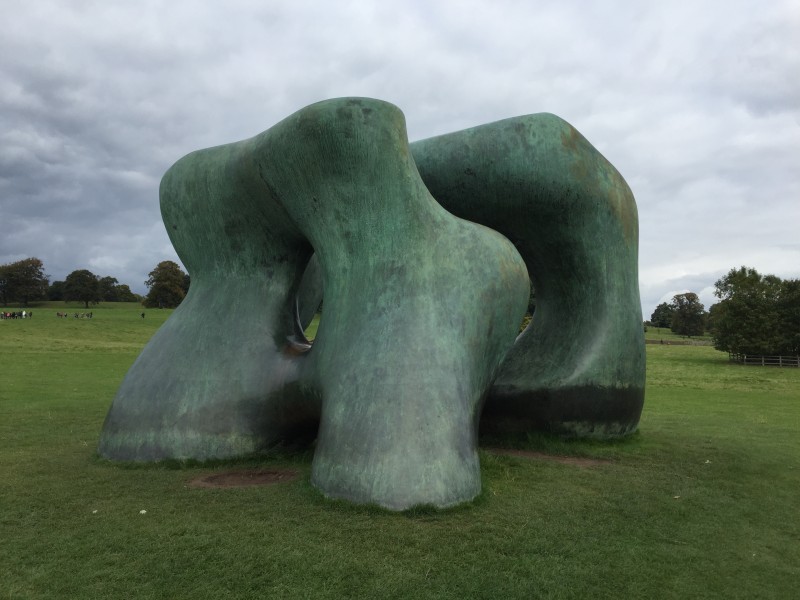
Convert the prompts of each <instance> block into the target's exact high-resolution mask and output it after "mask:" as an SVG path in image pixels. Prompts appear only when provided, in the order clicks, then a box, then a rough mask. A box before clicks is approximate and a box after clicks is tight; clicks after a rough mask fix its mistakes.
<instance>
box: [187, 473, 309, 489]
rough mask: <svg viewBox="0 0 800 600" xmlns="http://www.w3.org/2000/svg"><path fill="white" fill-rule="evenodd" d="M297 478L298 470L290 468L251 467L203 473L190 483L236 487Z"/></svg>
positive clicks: (210, 486)
mask: <svg viewBox="0 0 800 600" xmlns="http://www.w3.org/2000/svg"><path fill="white" fill-rule="evenodd" d="M295 479H297V471H292V470H290V469H285V470H279V469H249V470H245V471H226V472H224V473H213V474H211V475H203V476H202V477H197V478H195V479H192V480H191V481H190V482H189V485H190V486H191V487H197V488H234V487H247V486H251V485H270V484H273V483H284V482H287V481H294V480H295Z"/></svg>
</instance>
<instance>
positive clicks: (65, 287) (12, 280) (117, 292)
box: [0, 257, 190, 308]
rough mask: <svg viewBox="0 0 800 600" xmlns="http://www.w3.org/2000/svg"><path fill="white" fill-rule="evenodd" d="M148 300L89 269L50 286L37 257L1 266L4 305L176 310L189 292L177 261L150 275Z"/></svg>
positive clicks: (0, 291) (0, 299)
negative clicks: (110, 305) (136, 304)
mask: <svg viewBox="0 0 800 600" xmlns="http://www.w3.org/2000/svg"><path fill="white" fill-rule="evenodd" d="M144 283H145V285H146V286H147V288H148V292H147V295H146V296H140V295H138V294H134V293H133V292H132V291H131V289H130V286H128V285H127V284H124V283H120V282H119V281H118V280H117V279H116V278H115V277H111V276H109V275H106V276H99V275H95V274H94V273H92V272H91V271H89V270H88V269H78V270H76V271H73V272H72V273H70V274H69V275H67V276H66V278H65V279H64V280H63V281H53V282H52V283H51V282H50V277H49V275H46V274H45V270H44V263H42V261H41V260H39V259H38V258H35V257H31V258H25V259H23V260H19V261H16V262H12V263H7V264H2V265H0V302H2V305H3V306H9V305H11V304H12V303H19V304H21V305H23V306H28V305H29V303H30V302H34V301H37V300H56V301H58V300H63V301H65V302H83V303H84V305H85V307H86V308H89V305H90V304H99V303H100V302H140V303H142V304H143V305H144V306H145V307H147V308H175V307H176V306H178V305H179V304H180V303H181V301H182V300H183V298H184V297H185V296H186V294H187V292H188V291H189V283H190V279H189V275H188V274H186V273H184V271H183V270H182V269H181V268H180V267H179V266H178V265H177V264H176V263H174V262H173V261H169V260H167V261H162V262H160V263H158V265H157V266H156V268H155V269H153V270H152V271H150V273H149V277H148V279H147V281H145V282H144Z"/></svg>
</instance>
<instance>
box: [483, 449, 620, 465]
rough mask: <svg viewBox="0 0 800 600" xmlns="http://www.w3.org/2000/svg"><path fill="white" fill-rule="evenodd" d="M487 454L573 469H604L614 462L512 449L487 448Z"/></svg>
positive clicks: (605, 459)
mask: <svg viewBox="0 0 800 600" xmlns="http://www.w3.org/2000/svg"><path fill="white" fill-rule="evenodd" d="M486 451H487V452H491V453H492V454H500V455H505V456H519V457H522V458H530V459H533V460H544V461H547V462H556V463H561V464H562V465H572V466H573V467H584V468H586V467H603V466H606V465H610V464H612V463H613V461H611V460H609V459H607V458H583V457H580V456H559V455H557V454H545V453H544V452H534V451H532V450H512V449H510V448H486Z"/></svg>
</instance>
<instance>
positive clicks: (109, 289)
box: [97, 276, 119, 302]
mask: <svg viewBox="0 0 800 600" xmlns="http://www.w3.org/2000/svg"><path fill="white" fill-rule="evenodd" d="M97 285H98V287H99V291H100V298H101V299H102V300H103V302H118V298H117V286H118V285H119V281H117V279H116V278H115V277H110V276H106V277H100V278H98V280H97Z"/></svg>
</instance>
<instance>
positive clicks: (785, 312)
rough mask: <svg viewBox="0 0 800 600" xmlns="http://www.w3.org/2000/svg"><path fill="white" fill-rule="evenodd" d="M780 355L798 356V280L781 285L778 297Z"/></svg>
mask: <svg viewBox="0 0 800 600" xmlns="http://www.w3.org/2000/svg"><path fill="white" fill-rule="evenodd" d="M778 313H779V318H780V323H779V338H780V344H779V347H778V350H780V354H786V355H795V356H797V355H800V279H788V280H786V281H784V282H783V283H782V284H781V291H780V296H779V297H778Z"/></svg>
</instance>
